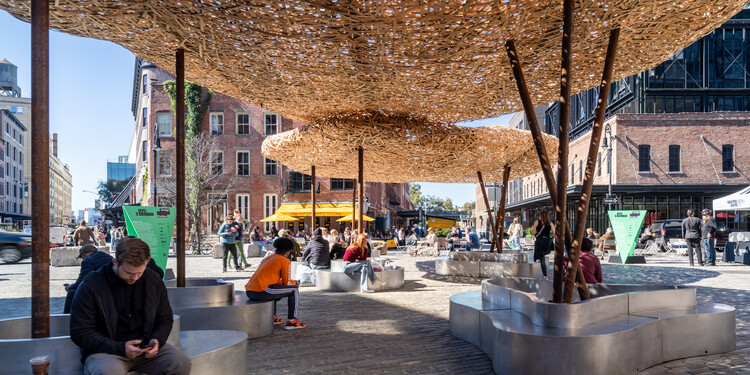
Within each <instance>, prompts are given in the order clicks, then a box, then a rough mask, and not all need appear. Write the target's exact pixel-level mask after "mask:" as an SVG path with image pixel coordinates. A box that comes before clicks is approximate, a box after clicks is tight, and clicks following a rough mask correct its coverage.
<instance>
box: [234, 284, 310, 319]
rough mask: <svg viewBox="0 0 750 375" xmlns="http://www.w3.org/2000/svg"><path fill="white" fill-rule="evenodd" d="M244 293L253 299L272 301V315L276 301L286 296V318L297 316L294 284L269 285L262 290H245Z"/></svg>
mask: <svg viewBox="0 0 750 375" xmlns="http://www.w3.org/2000/svg"><path fill="white" fill-rule="evenodd" d="M245 294H247V298H249V299H251V300H253V301H273V316H276V303H278V302H279V300H280V299H282V298H284V297H286V298H287V300H286V302H287V313H286V317H287V319H289V320H292V319H295V318H297V306H298V303H299V289H298V288H297V287H296V286H294V285H281V284H275V285H269V286H268V288H266V290H264V291H262V292H253V291H252V290H248V291H245Z"/></svg>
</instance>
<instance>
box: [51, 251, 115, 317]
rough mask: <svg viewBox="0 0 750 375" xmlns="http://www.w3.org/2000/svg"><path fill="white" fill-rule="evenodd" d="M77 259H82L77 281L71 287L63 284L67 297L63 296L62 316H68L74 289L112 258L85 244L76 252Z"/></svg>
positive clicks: (74, 292)
mask: <svg viewBox="0 0 750 375" xmlns="http://www.w3.org/2000/svg"><path fill="white" fill-rule="evenodd" d="M78 258H81V259H83V261H82V262H81V272H80V273H79V274H78V279H77V280H76V282H74V283H73V284H71V285H67V284H65V291H66V292H68V295H67V296H65V306H64V307H63V314H70V305H71V303H73V296H75V294H76V289H78V286H79V285H81V283H82V282H83V280H84V279H85V278H86V276H88V275H89V274H90V273H91V272H94V271H96V270H98V269H99V268H100V267H101V266H103V265H106V264H109V263H111V262H112V257H111V256H110V255H109V254H107V253H104V252H101V251H99V250H98V249H97V248H96V246H94V245H92V244H90V243H89V244H85V245H83V246H81V248H80V249H79V250H78Z"/></svg>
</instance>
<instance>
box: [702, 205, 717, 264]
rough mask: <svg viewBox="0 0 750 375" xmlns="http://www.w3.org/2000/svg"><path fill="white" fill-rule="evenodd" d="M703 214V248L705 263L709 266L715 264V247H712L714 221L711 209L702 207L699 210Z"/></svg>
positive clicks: (714, 231) (714, 229) (714, 228)
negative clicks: (701, 209)
mask: <svg viewBox="0 0 750 375" xmlns="http://www.w3.org/2000/svg"><path fill="white" fill-rule="evenodd" d="M701 216H703V227H702V233H703V250H704V251H705V252H706V264H707V265H709V266H715V265H716V249H715V248H714V234H715V233H716V221H715V220H714V218H713V217H711V210H709V209H708V208H704V209H703V211H701Z"/></svg>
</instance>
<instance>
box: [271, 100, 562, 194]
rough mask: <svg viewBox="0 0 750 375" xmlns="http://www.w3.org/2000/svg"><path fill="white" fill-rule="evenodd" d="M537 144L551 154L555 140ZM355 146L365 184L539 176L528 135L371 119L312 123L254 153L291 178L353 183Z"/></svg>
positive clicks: (497, 129) (388, 117) (368, 116)
mask: <svg viewBox="0 0 750 375" xmlns="http://www.w3.org/2000/svg"><path fill="white" fill-rule="evenodd" d="M544 142H545V146H546V147H547V148H548V149H550V150H554V149H557V138H555V137H553V136H551V135H545V137H544ZM359 146H362V147H363V148H364V150H365V154H364V179H365V181H372V182H393V183H396V182H399V183H400V182H417V181H424V182H471V183H474V182H476V181H477V171H481V172H482V174H483V175H484V176H485V177H484V178H485V180H487V181H502V180H503V177H502V176H503V166H504V165H505V164H508V165H510V166H511V171H512V173H511V179H515V178H519V177H524V176H528V175H530V174H534V173H536V172H538V171H540V166H539V159H538V157H537V155H536V151H535V150H534V142H533V140H532V137H531V134H530V132H529V131H525V130H518V129H514V128H509V127H507V126H484V127H478V128H470V127H463V126H456V125H440V124H435V123H432V122H429V121H427V120H424V119H419V118H414V117H409V116H401V117H399V116H393V115H387V114H382V113H377V112H374V113H368V114H364V115H362V114H356V115H338V116H332V117H328V118H325V119H318V120H316V121H314V122H312V123H310V124H308V125H305V126H302V127H299V128H296V129H293V130H289V131H286V132H283V133H279V134H275V135H272V136H268V137H266V139H265V141H263V147H262V152H263V155H264V156H265V157H267V158H269V159H272V160H277V161H279V162H281V163H283V164H284V165H286V166H287V167H289V168H292V169H294V170H297V171H299V172H303V173H307V174H310V173H311V171H310V167H311V166H312V165H314V166H315V170H316V173H317V175H318V176H326V177H332V178H351V179H355V178H357V165H356V163H357V152H356V148H357V147H359ZM554 154H555V156H554V157H553V158H552V161H553V162H556V161H557V157H556V153H554Z"/></svg>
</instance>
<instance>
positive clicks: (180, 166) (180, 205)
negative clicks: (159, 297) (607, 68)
mask: <svg viewBox="0 0 750 375" xmlns="http://www.w3.org/2000/svg"><path fill="white" fill-rule="evenodd" d="M175 73H176V75H177V99H176V100H175V101H176V102H177V103H176V104H175V112H176V113H175V133H176V137H175V138H176V139H175V143H176V144H175V149H176V150H175V154H176V159H177V160H176V161H177V165H176V168H175V171H176V173H177V177H176V178H175V180H176V184H177V189H176V190H177V192H176V195H177V197H176V198H177V215H176V218H175V220H176V221H177V241H175V246H177V249H175V252H176V253H177V286H178V287H184V286H185V239H186V238H185V222H186V220H185V50H184V49H182V48H178V49H177V53H176V54H175ZM198 224H200V223H198ZM198 224H196V225H198Z"/></svg>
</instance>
